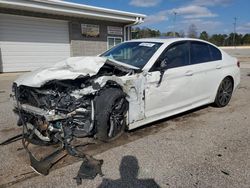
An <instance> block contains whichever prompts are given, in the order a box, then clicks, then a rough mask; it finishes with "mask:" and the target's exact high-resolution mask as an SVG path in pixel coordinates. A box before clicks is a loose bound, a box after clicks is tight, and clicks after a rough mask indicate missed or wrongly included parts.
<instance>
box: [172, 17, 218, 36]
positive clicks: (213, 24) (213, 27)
mask: <svg viewBox="0 0 250 188" xmlns="http://www.w3.org/2000/svg"><path fill="white" fill-rule="evenodd" d="M191 24H194V25H195V26H196V27H197V31H198V33H200V32H202V31H207V32H208V33H209V34H213V33H216V32H217V31H218V27H219V26H221V25H222V23H221V22H219V21H211V20H203V19H185V20H182V21H180V23H179V24H177V28H180V29H184V30H186V31H188V28H189V26H190V25H191Z"/></svg>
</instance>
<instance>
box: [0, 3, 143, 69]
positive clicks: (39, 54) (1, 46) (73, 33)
mask: <svg viewBox="0 0 250 188" xmlns="http://www.w3.org/2000/svg"><path fill="white" fill-rule="evenodd" d="M144 18H145V15H142V14H136V13H130V12H124V11H118V10H112V9H106V8H100V7H94V6H87V5H82V4H76V3H70V2H65V1H60V0H0V72H16V71H30V70H34V69H36V68H38V67H41V66H44V65H48V64H51V63H54V62H57V61H60V60H62V59H65V58H67V57H70V56H82V55H97V54H100V53H101V52H103V51H105V50H107V49H108V48H110V47H112V46H114V45H116V44H118V43H120V42H122V41H126V40H129V39H130V36H131V26H133V25H136V24H140V23H142V22H143V20H144Z"/></svg>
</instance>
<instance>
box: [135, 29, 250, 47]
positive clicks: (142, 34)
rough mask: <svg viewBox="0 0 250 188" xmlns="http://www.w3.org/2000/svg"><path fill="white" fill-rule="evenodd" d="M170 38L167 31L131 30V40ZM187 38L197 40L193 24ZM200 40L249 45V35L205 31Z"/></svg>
mask: <svg viewBox="0 0 250 188" xmlns="http://www.w3.org/2000/svg"><path fill="white" fill-rule="evenodd" d="M161 36H163V37H172V36H174V31H168V32H166V33H161V32H160V31H159V30H153V29H150V28H146V27H145V28H139V27H136V28H133V29H132V39H138V38H154V37H161ZM175 36H176V37H185V33H184V31H180V32H175ZM187 36H188V37H191V38H197V36H198V35H197V28H196V26H195V25H194V24H191V25H190V27H189V30H188V34H187ZM199 38H200V39H202V40H206V41H209V42H211V43H213V44H215V45H217V46H234V45H236V46H240V45H250V33H247V34H245V35H242V34H238V33H235V34H234V33H230V34H228V35H227V34H213V35H211V36H210V35H208V33H207V32H206V31H202V32H201V33H200V35H199Z"/></svg>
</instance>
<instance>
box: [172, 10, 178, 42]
mask: <svg viewBox="0 0 250 188" xmlns="http://www.w3.org/2000/svg"><path fill="white" fill-rule="evenodd" d="M176 15H177V12H175V11H174V28H173V30H174V37H175V22H176Z"/></svg>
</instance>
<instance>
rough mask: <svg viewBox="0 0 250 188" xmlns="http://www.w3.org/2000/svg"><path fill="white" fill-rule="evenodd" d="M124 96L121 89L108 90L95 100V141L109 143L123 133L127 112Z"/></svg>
mask: <svg viewBox="0 0 250 188" xmlns="http://www.w3.org/2000/svg"><path fill="white" fill-rule="evenodd" d="M125 96H126V95H125V93H124V92H123V91H122V90H121V89H118V88H108V89H104V90H103V91H102V92H101V93H100V95H99V96H97V97H96V98H95V120H96V135H95V136H96V137H97V139H99V140H102V141H104V142H109V141H112V140H114V139H116V138H118V137H119V136H121V135H122V133H123V132H124V130H125V127H126V125H127V122H126V119H127V118H126V115H127V111H128V102H127V100H126V98H125Z"/></svg>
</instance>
